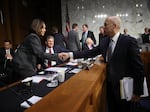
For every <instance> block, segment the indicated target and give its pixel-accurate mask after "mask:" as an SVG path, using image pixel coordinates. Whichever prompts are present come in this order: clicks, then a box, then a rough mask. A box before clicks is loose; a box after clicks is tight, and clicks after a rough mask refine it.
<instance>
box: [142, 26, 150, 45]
mask: <svg viewBox="0 0 150 112" xmlns="http://www.w3.org/2000/svg"><path fill="white" fill-rule="evenodd" d="M141 36H142V41H143V44H145V43H149V33H148V28H147V27H145V28H144V33H143V34H142V35H141Z"/></svg>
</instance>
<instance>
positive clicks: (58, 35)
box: [51, 26, 66, 48]
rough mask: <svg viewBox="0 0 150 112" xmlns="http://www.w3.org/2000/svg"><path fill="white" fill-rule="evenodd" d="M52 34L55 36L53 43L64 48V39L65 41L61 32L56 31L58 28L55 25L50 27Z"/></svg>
mask: <svg viewBox="0 0 150 112" xmlns="http://www.w3.org/2000/svg"><path fill="white" fill-rule="evenodd" d="M51 32H52V36H54V38H55V43H54V44H55V45H59V46H61V47H63V48H66V41H65V37H64V35H63V34H62V33H59V32H58V28H57V27H56V26H53V27H52V31H51Z"/></svg>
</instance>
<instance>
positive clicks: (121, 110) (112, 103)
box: [61, 16, 144, 112]
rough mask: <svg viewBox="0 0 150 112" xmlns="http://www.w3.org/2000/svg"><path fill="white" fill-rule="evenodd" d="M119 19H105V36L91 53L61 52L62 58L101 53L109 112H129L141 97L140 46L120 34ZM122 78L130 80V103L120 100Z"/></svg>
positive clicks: (142, 72)
mask: <svg viewBox="0 0 150 112" xmlns="http://www.w3.org/2000/svg"><path fill="white" fill-rule="evenodd" d="M120 26H121V20H120V18H119V17H117V16H110V17H107V18H106V20H105V23H104V31H105V34H106V35H107V36H108V37H106V38H104V39H103V40H102V41H101V43H100V44H99V46H97V47H96V48H94V49H92V50H87V51H82V52H73V53H62V54H61V55H63V59H67V58H68V57H70V58H83V57H94V56H97V55H99V54H102V56H103V57H104V61H105V62H106V63H107V69H106V71H107V72H106V85H107V86H106V90H107V92H106V93H107V107H108V108H107V111H108V112H130V109H131V102H137V101H139V100H140V95H142V94H143V80H144V68H143V64H142V61H141V57H140V52H139V47H138V45H137V41H136V39H135V38H133V37H130V36H125V35H122V34H121V33H120ZM123 77H133V79H134V85H133V96H132V99H131V101H128V102H127V101H126V100H122V99H121V97H120V84H119V82H120V80H121V79H122V78H123Z"/></svg>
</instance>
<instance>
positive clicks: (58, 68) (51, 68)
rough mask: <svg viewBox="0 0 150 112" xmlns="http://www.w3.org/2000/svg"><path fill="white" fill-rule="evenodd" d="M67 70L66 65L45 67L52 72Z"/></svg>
mask: <svg viewBox="0 0 150 112" xmlns="http://www.w3.org/2000/svg"><path fill="white" fill-rule="evenodd" d="M65 70H67V67H50V68H47V69H45V71H53V72H60V71H65Z"/></svg>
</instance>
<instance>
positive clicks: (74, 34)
mask: <svg viewBox="0 0 150 112" xmlns="http://www.w3.org/2000/svg"><path fill="white" fill-rule="evenodd" d="M67 48H68V49H69V50H70V51H80V50H81V47H80V40H79V34H78V24H76V23H74V24H72V30H71V31H70V32H69V33H68V42H67Z"/></svg>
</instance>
